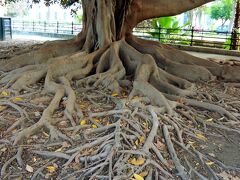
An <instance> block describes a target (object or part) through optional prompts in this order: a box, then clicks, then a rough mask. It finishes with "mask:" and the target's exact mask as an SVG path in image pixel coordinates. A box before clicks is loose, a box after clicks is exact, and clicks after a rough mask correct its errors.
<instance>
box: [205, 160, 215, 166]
mask: <svg viewBox="0 0 240 180" xmlns="http://www.w3.org/2000/svg"><path fill="white" fill-rule="evenodd" d="M205 163H206V164H207V165H208V166H211V165H213V164H214V162H212V161H206V162H205Z"/></svg>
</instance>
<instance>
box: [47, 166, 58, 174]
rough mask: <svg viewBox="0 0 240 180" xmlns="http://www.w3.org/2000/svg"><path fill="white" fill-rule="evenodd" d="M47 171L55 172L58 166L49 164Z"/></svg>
mask: <svg viewBox="0 0 240 180" xmlns="http://www.w3.org/2000/svg"><path fill="white" fill-rule="evenodd" d="M47 171H48V172H50V173H53V172H55V171H56V167H54V166H48V167H47Z"/></svg>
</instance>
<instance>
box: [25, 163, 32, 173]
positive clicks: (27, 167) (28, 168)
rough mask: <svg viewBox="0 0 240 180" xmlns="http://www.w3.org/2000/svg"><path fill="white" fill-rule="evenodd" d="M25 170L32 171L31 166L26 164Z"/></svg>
mask: <svg viewBox="0 0 240 180" xmlns="http://www.w3.org/2000/svg"><path fill="white" fill-rule="evenodd" d="M26 170H27V171H28V172H31V173H32V172H33V167H32V166H29V165H28V164H27V165H26Z"/></svg>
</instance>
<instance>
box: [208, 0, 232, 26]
mask: <svg viewBox="0 0 240 180" xmlns="http://www.w3.org/2000/svg"><path fill="white" fill-rule="evenodd" d="M232 4H233V0H222V1H217V2H216V4H214V5H212V6H211V8H210V15H211V18H212V19H215V20H219V19H221V21H222V26H223V25H224V24H225V23H226V21H227V20H230V18H231V12H232Z"/></svg>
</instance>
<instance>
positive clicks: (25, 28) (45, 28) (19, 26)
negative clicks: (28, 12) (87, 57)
mask: <svg viewBox="0 0 240 180" xmlns="http://www.w3.org/2000/svg"><path fill="white" fill-rule="evenodd" d="M12 28H13V31H21V32H42V33H53V34H54V33H55V34H72V35H75V34H78V33H79V32H80V31H81V29H82V25H81V24H77V23H73V22H71V23H61V22H42V21H16V20H13V21H12Z"/></svg>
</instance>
